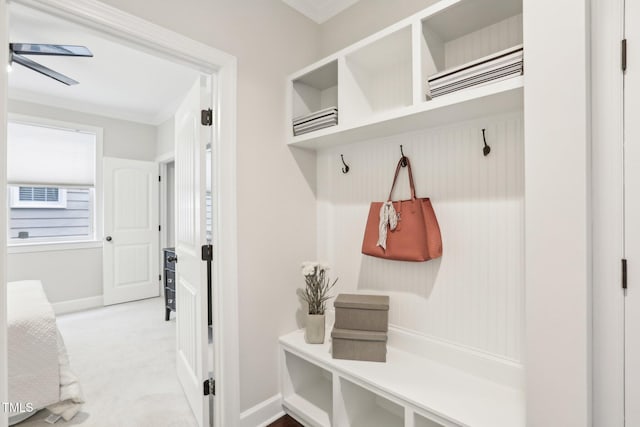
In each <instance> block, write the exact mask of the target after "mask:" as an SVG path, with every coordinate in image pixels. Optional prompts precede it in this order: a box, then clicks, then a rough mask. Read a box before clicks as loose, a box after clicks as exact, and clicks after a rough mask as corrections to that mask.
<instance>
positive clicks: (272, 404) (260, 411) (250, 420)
mask: <svg viewBox="0 0 640 427" xmlns="http://www.w3.org/2000/svg"><path fill="white" fill-rule="evenodd" d="M283 415H284V410H283V409H282V396H281V395H280V393H278V394H276V395H275V396H273V397H270V398H269V399H267V400H265V401H264V402H260V403H258V404H257V405H256V406H254V407H252V408H249V409H247V410H246V411H244V412H243V413H241V414H240V427H265V426H268V425H269V424H271V423H272V422H274V421H275V420H277V419H278V418H280V417H282V416H283Z"/></svg>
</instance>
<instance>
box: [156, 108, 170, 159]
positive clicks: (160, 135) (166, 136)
mask: <svg viewBox="0 0 640 427" xmlns="http://www.w3.org/2000/svg"><path fill="white" fill-rule="evenodd" d="M174 150H175V120H174V118H173V117H171V118H170V119H168V120H167V121H165V122H164V123H162V124H160V125H159V126H158V128H157V144H156V156H157V157H162V156H165V155H169V154H170V155H173V154H174Z"/></svg>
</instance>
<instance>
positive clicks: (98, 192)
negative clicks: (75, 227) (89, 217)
mask: <svg viewBox="0 0 640 427" xmlns="http://www.w3.org/2000/svg"><path fill="white" fill-rule="evenodd" d="M7 121H8V122H13V123H20V124H25V125H33V126H42V127H51V128H54V129H64V130H76V131H81V132H89V133H93V134H95V136H96V168H95V174H96V177H95V182H94V187H93V188H94V191H93V192H92V193H93V198H94V203H91V204H90V206H91V214H93V224H91V229H92V230H93V238H89V239H87V237H86V236H81V237H80V238H78V239H77V240H75V239H73V238H69V237H61V238H43V239H30V240H29V241H28V242H25V241H24V240H21V239H7V246H8V250H9V253H24V252H43V251H47V250H63V249H69V248H68V246H69V245H71V246H75V247H76V248H78V249H81V248H84V247H102V237H103V230H104V228H103V209H102V182H103V177H102V158H103V151H102V147H103V134H104V131H103V128H101V127H97V126H90V125H86V124H82V123H74V122H66V121H62V120H54V119H49V118H45V117H37V116H29V115H25V114H15V113H9V114H8V120H7ZM6 209H7V213H8V210H9V204H8V203H7V205H6ZM8 226H9V224H8V221H7V227H8ZM7 231H8V230H7ZM87 244H91V245H90V246H87ZM60 247H62V248H63V249H59V248H60ZM14 249H15V251H14Z"/></svg>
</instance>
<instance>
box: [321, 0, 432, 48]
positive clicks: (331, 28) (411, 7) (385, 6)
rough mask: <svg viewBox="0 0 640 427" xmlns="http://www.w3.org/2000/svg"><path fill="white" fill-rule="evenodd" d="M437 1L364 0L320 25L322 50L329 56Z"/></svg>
mask: <svg viewBox="0 0 640 427" xmlns="http://www.w3.org/2000/svg"><path fill="white" fill-rule="evenodd" d="M437 1H438V0H394V1H389V0H364V1H359V2H357V3H356V4H354V5H353V6H351V7H349V8H347V9H345V10H344V11H343V12H342V13H339V14H338V15H336V16H334V17H333V18H331V19H329V20H328V21H326V22H324V23H323V24H322V25H321V26H320V53H321V56H327V55H330V54H332V53H333V52H336V51H338V50H340V49H342V48H343V47H346V46H348V45H350V44H352V43H355V42H357V41H358V40H360V39H363V38H365V37H367V36H369V35H371V34H373V33H375V32H376V31H378V30H381V29H383V28H385V27H387V26H389V25H391V24H393V23H395V22H397V21H400V20H401V19H403V18H406V17H407V16H409V15H411V14H413V13H416V12H418V11H420V10H422V9H424V8H426V7H428V6H430V5H432V4H434V3H437Z"/></svg>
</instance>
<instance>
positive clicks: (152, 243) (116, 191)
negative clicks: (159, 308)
mask: <svg viewBox="0 0 640 427" xmlns="http://www.w3.org/2000/svg"><path fill="white" fill-rule="evenodd" d="M103 173H104V213H105V214H104V232H105V242H104V249H103V276H104V281H103V288H104V304H105V305H109V304H118V303H122V302H127V301H134V300H139V299H143V298H151V297H156V296H158V295H159V294H160V285H159V282H158V277H159V276H158V270H159V265H158V257H157V254H158V251H159V248H158V245H159V239H160V234H159V231H158V224H159V212H158V192H159V189H158V165H157V164H156V163H154V162H143V161H138V160H127V159H117V158H109V157H105V158H104V167H103Z"/></svg>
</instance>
